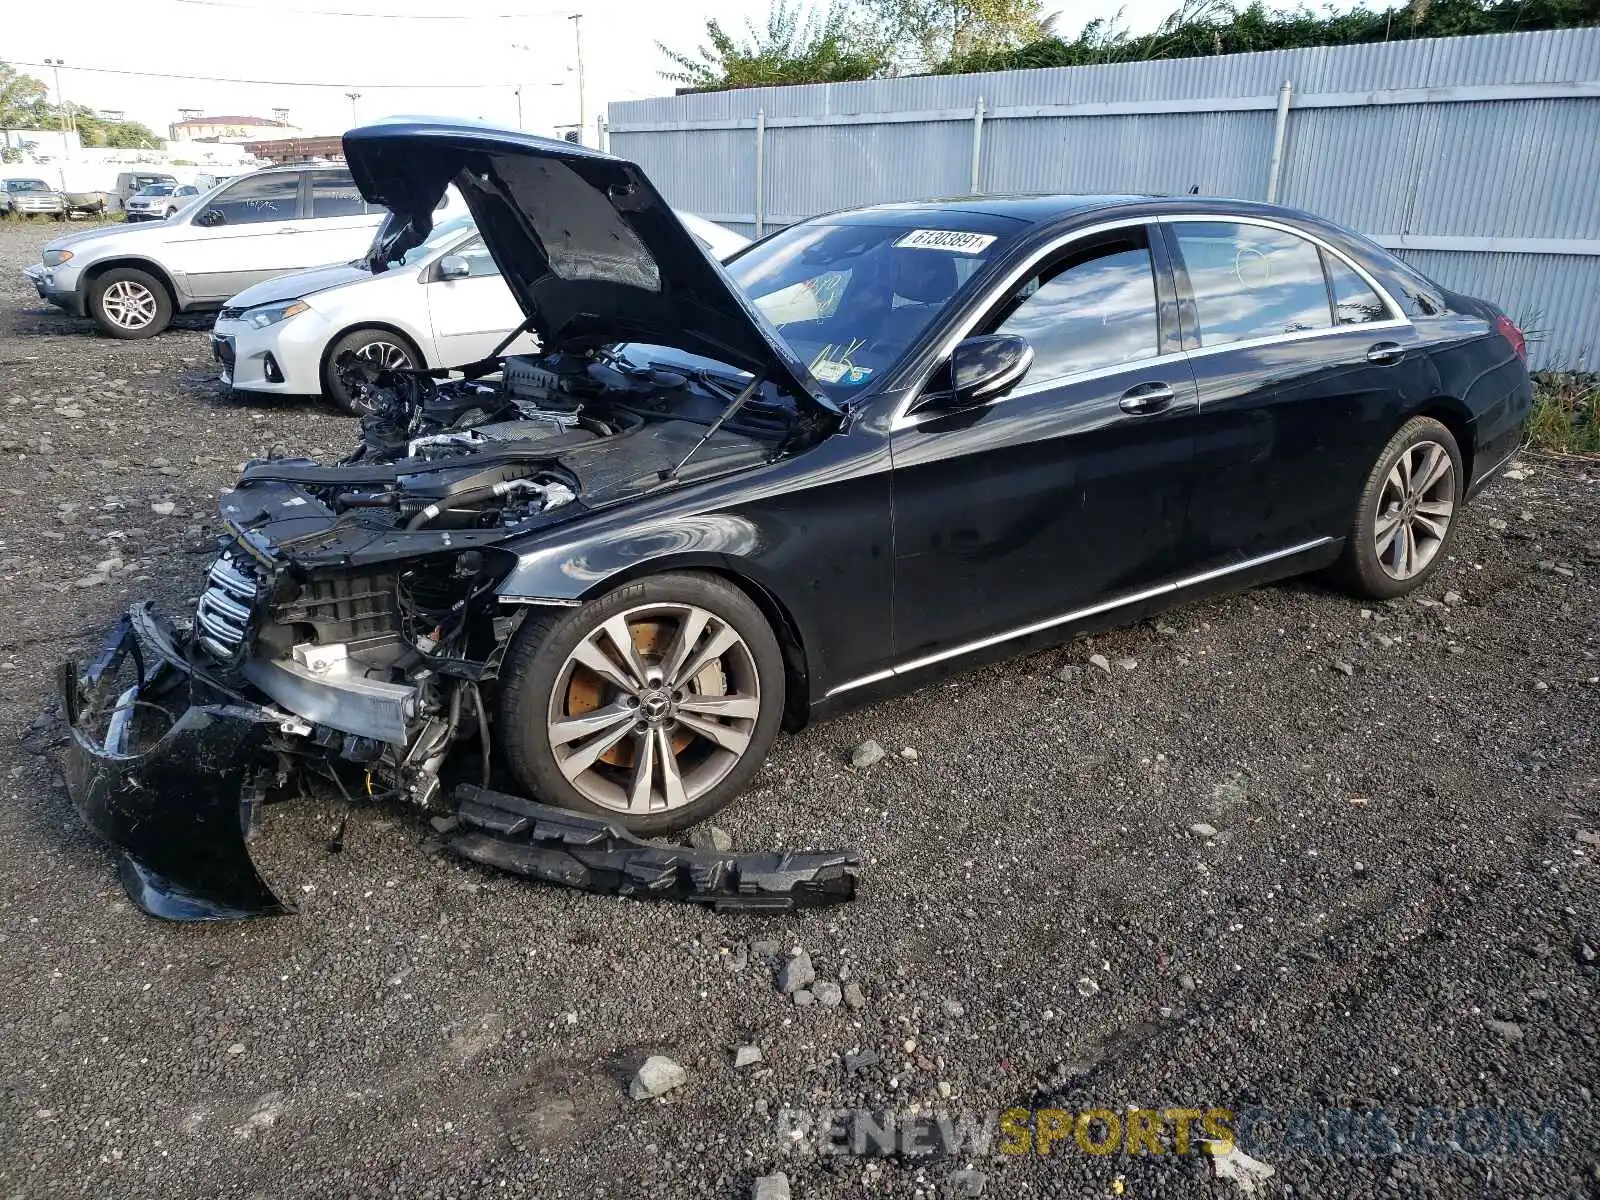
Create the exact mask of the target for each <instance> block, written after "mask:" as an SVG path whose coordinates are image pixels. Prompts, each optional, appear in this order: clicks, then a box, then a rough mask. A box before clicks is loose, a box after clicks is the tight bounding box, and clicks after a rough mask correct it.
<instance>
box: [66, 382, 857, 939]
mask: <svg viewBox="0 0 1600 1200" xmlns="http://www.w3.org/2000/svg"><path fill="white" fill-rule="evenodd" d="M554 357H555V356H551V357H550V358H546V359H542V360H517V359H513V360H508V361H507V362H505V363H503V364H497V365H498V366H500V367H502V368H503V370H502V371H501V375H502V378H500V379H499V380H498V381H496V382H494V383H484V382H480V381H478V380H473V379H467V380H457V381H453V382H449V383H437V382H435V381H433V380H431V379H429V378H427V377H426V376H422V375H416V374H409V373H393V372H373V371H372V370H370V369H369V368H368V367H366V366H365V365H364V364H360V363H355V364H349V366H348V374H347V380H348V382H349V384H350V385H351V387H352V389H353V390H355V391H357V392H358V393H360V394H362V395H363V396H364V397H365V398H366V400H367V402H368V406H369V408H370V410H371V411H370V413H369V415H368V416H367V417H366V418H364V420H363V422H362V438H361V443H360V445H359V446H358V447H357V448H356V450H355V451H353V452H352V453H351V454H350V455H349V456H348V457H347V458H346V459H344V460H343V461H342V462H340V463H337V464H333V465H327V466H325V465H322V464H319V463H315V462H312V461H310V460H306V459H286V458H269V459H262V460H256V461H253V462H251V463H248V464H247V465H246V467H245V469H244V472H243V474H242V476H241V478H240V480H239V483H238V485H237V486H236V487H235V488H234V489H233V490H232V491H230V492H228V493H226V494H225V495H224V496H223V498H222V501H221V505H220V510H221V514H220V515H221V517H222V523H223V527H224V530H225V532H224V533H223V534H222V535H221V537H219V539H218V549H217V552H216V555H215V557H214V558H213V559H212V561H211V563H210V565H209V567H208V569H207V572H206V578H205V586H204V588H203V590H202V591H201V593H200V595H199V598H198V601H197V602H196V605H195V608H194V613H193V618H192V620H189V621H186V622H184V621H176V622H175V621H171V620H168V619H167V618H164V617H162V616H160V615H158V614H157V613H156V612H155V611H154V609H153V608H152V607H151V606H150V605H148V604H142V605H139V606H137V607H135V608H134V609H132V610H130V611H129V612H128V613H127V614H126V615H125V616H124V617H123V618H122V619H121V621H120V622H119V623H118V624H117V626H116V628H115V629H114V630H113V632H112V634H111V636H110V638H109V640H108V641H107V643H106V646H105V648H104V649H103V650H102V651H101V652H100V654H99V655H98V656H97V657H96V659H95V660H94V662H92V663H91V664H89V666H88V668H87V669H86V670H84V671H82V672H81V673H80V671H79V670H78V669H77V668H76V667H75V666H74V665H72V664H68V665H66V666H64V668H63V671H62V688H63V693H64V695H63V702H64V707H65V711H66V713H67V716H68V721H69V724H70V726H71V738H72V741H71V744H70V746H69V750H68V756H67V757H68V761H67V768H66V774H67V781H68V785H69V790H70V792H71V794H72V798H73V800H74V802H75V804H76V805H77V807H78V809H79V811H80V812H81V813H82V815H83V817H84V819H85V821H86V822H87V823H88V824H89V825H90V826H91V827H92V828H93V829H94V830H95V831H96V832H98V833H99V834H101V835H102V836H103V837H104V838H105V839H106V840H107V841H109V842H111V843H112V844H113V845H114V846H115V847H117V849H118V851H119V862H120V870H121V874H122V878H123V881H124V883H125V884H126V886H127V888H128V892H129V895H130V896H131V897H132V898H133V899H134V901H135V902H136V903H137V904H138V905H139V907H141V908H142V909H144V910H145V911H146V912H149V913H151V914H153V915H155V916H160V917H166V918H169V919H173V920H191V921H192V920H225V919H232V918H238V917H246V916H257V915H270V914H276V913H286V912H290V911H292V905H291V904H290V903H289V902H287V901H286V900H285V899H283V898H282V896H281V894H279V893H277V892H275V891H274V889H273V888H272V886H271V885H270V884H269V883H268V882H267V880H266V879H264V878H263V877H262V875H261V873H260V872H259V871H258V870H257V868H256V865H255V863H254V862H253V861H252V859H251V855H250V851H249V847H248V843H249V840H250V837H251V834H252V832H253V830H254V827H255V824H256V821H257V820H258V818H259V814H260V812H261V810H262V807H263V805H264V803H266V802H267V801H268V800H269V799H271V798H275V797H276V796H278V795H281V794H294V793H296V792H305V791H310V790H313V789H319V790H321V791H322V792H323V793H324V794H342V795H343V796H344V798H345V799H347V800H351V801H354V800H356V799H359V800H361V801H362V802H366V801H368V800H380V801H394V802H398V803H403V804H406V805H409V806H411V807H413V808H415V809H416V810H418V811H419V812H420V813H423V814H427V815H430V816H436V817H443V818H450V817H455V818H456V819H457V820H458V821H459V828H458V829H457V831H456V832H455V833H454V834H453V836H451V837H450V838H449V839H448V842H447V844H449V845H450V846H451V847H452V849H454V850H455V851H456V852H458V853H460V854H461V855H463V856H464V857H467V858H470V859H473V860H475V861H478V862H480V863H483V864H485V865H489V866H494V867H498V868H502V869H505V870H509V871H512V872H515V873H518V874H522V875H525V876H528V877H531V878H534V879H538V880H542V881H545V882H551V883H558V884H564V885H567V886H572V887H578V888H583V889H585V890H590V891H597V892H605V893H610V894H617V895H627V896H638V897H641V898H662V899H674V900H682V901H689V902H693V903H699V904H704V905H707V906H710V907H713V908H717V909H727V908H749V907H757V908H772V907H777V908H790V907H795V906H797V905H805V904H813V903H830V902H835V901H838V900H841V899H846V898H848V897H849V896H850V895H851V894H853V891H854V883H855V875H856V861H855V859H854V858H853V856H851V855H848V854H835V853H816V854H809V853H808V854H794V855H773V854H765V855H763V854H756V855H728V854H712V853H706V852H701V851H692V850H687V849H684V848H682V847H665V846H659V845H655V844H652V843H648V842H642V841H639V840H637V839H634V838H632V837H631V836H630V835H628V834H627V833H626V832H625V831H624V830H623V829H622V828H621V826H620V825H616V824H613V823H611V822H608V821H606V820H600V819H593V818H585V817H580V816H577V815H575V814H573V813H570V812H567V811H565V810H561V809H556V808H552V807H549V806H546V805H542V804H537V803H534V802H533V801H531V800H528V799H525V798H523V797H521V796H516V795H512V794H510V793H508V792H504V791H491V790H489V788H490V785H491V784H492V783H493V782H494V778H493V768H492V765H491V764H492V749H493V737H494V734H493V724H494V720H495V718H496V715H497V713H496V707H495V699H496V685H497V678H498V673H499V668H500V664H501V660H502V657H503V656H504V654H505V651H506V649H507V646H508V644H509V642H510V640H511V638H512V637H513V636H514V634H515V633H516V631H517V629H518V628H519V627H520V625H521V623H522V622H523V620H524V619H525V618H526V616H527V614H528V611H529V610H528V608H527V607H526V606H524V605H506V604H501V603H500V602H499V596H498V594H497V589H498V586H499V584H500V583H501V582H502V580H503V579H504V578H505V577H506V575H507V574H508V573H509V572H510V571H511V570H512V568H513V567H514V566H515V565H516V563H517V555H516V553H515V552H514V550H512V549H508V548H507V543H508V542H509V543H512V544H513V545H516V544H521V543H520V541H519V539H525V538H526V537H528V536H530V535H532V534H536V533H538V532H539V531H541V530H544V529H546V528H549V527H550V526H552V525H554V524H556V523H557V522H559V521H560V520H562V519H565V517H566V516H567V515H569V514H572V513H581V512H582V511H584V510H585V509H586V508H587V506H588V505H589V504H591V503H594V502H596V500H597V499H605V498H608V496H614V495H617V494H623V493H626V492H627V491H628V490H629V489H631V488H635V487H639V488H644V487H652V486H656V487H658V486H661V481H660V478H659V472H658V471H657V470H653V469H652V468H658V467H659V465H660V463H661V462H662V461H663V459H664V458H665V459H668V460H670V459H671V458H672V457H674V456H676V454H677V453H678V452H679V449H680V447H683V446H691V445H693V444H694V440H695V439H696V438H698V437H699V436H700V433H701V430H700V427H697V426H693V425H686V426H684V427H683V428H682V429H681V430H680V429H676V428H675V424H676V423H675V422H674V421H672V420H670V419H666V420H659V421H653V422H648V423H647V422H646V421H645V420H643V419H641V418H640V417H638V416H637V415H634V414H630V411H629V409H630V407H631V405H632V404H647V403H648V401H649V394H651V393H659V392H660V391H661V390H662V388H663V387H664V386H666V387H668V389H669V390H670V389H673V388H685V387H687V386H688V384H687V382H686V381H684V380H682V379H677V380H672V379H665V380H664V379H663V375H662V373H661V372H653V373H652V374H651V375H650V376H648V377H645V378H640V377H637V376H632V375H630V374H628V373H626V372H619V371H618V370H617V368H616V367H615V366H614V365H612V364H609V363H607V362H604V361H590V362H577V363H573V362H567V361H559V360H558V361H552V358H554ZM618 396H622V397H625V398H627V399H628V400H629V401H630V402H631V403H630V404H628V405H625V404H622V403H619V402H617V397H618ZM646 411H648V410H646ZM746 420H747V422H750V421H753V422H756V423H757V424H759V423H760V422H761V421H762V420H763V418H762V416H761V414H760V411H759V410H757V411H756V412H755V413H753V414H751V415H749V416H748V417H747V418H746ZM751 432H755V430H751ZM677 439H682V440H681V441H680V440H677ZM769 452H770V449H769V448H768V447H766V446H764V445H763V444H762V443H761V442H760V440H759V439H756V438H753V437H751V436H749V434H748V433H747V434H745V435H741V434H739V433H738V432H737V431H732V430H731V431H730V432H729V433H728V434H727V435H726V436H725V437H724V438H723V439H721V441H719V442H718V443H717V444H716V445H713V446H711V447H710V448H709V449H707V450H705V451H703V452H702V459H703V461H704V462H706V463H708V464H710V469H717V464H718V463H719V462H721V463H724V464H725V463H726V462H727V461H728V460H729V458H730V456H731V457H732V458H733V459H735V460H737V458H738V456H740V455H746V456H748V455H752V454H757V453H763V454H764V453H769ZM601 455H603V456H604V457H601ZM608 490H609V491H608Z"/></svg>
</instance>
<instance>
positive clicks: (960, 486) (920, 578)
mask: <svg viewBox="0 0 1600 1200" xmlns="http://www.w3.org/2000/svg"><path fill="white" fill-rule="evenodd" d="M1152 230H1153V227H1151V226H1147V225H1144V224H1142V223H1134V224H1130V225H1127V226H1122V227H1119V228H1115V229H1110V230H1104V231H1102V232H1100V233H1096V234H1088V235H1085V236H1084V237H1082V238H1079V239H1074V240H1072V241H1071V242H1069V243H1068V244H1067V245H1066V246H1064V247H1061V248H1058V249H1056V250H1052V251H1048V252H1046V253H1045V255H1044V256H1043V257H1042V258H1040V259H1038V260H1036V261H1035V262H1034V263H1033V264H1031V265H1030V266H1029V267H1028V268H1027V269H1026V270H1025V273H1024V275H1023V277H1022V278H1021V281H1020V283H1018V284H1016V285H1014V286H1013V287H1012V288H1011V289H1010V290H1009V291H1008V292H1006V293H1004V294H1002V295H1001V296H1000V297H999V298H998V300H997V302H996V304H995V305H994V306H993V307H992V308H991V310H990V312H989V313H988V314H987V315H986V316H985V317H984V318H983V319H981V320H980V321H979V323H978V325H977V326H976V327H975V328H974V329H973V330H972V332H973V333H985V332H999V333H1014V334H1018V335H1020V336H1022V337H1025V338H1027V340H1028V342H1029V343H1030V345H1032V347H1033V350H1034V359H1033V363H1032V365H1031V366H1030V368H1029V370H1028V373H1027V375H1025V376H1024V377H1023V379H1022V380H1021V381H1020V382H1019V383H1018V384H1017V385H1016V386H1015V387H1014V388H1013V389H1012V390H1011V391H1010V392H1009V393H1008V394H1006V395H1005V396H1004V397H1003V398H1001V399H1000V400H999V401H997V402H995V403H992V404H990V405H988V406H986V407H983V408H978V409H969V410H963V411H956V412H950V413H940V412H937V411H924V412H920V413H919V412H917V411H916V410H915V408H914V407H913V410H912V411H911V412H910V413H909V414H908V415H906V416H902V417H900V418H899V419H898V421H897V427H896V429H895V431H894V432H893V435H892V437H893V457H894V520H895V588H894V596H895V599H894V613H895V616H894V620H895V646H896V654H897V656H899V657H900V658H901V659H902V660H905V659H911V660H913V661H915V660H916V659H917V658H918V656H926V655H933V656H938V655H940V654H941V653H943V652H959V651H960V649H961V648H963V647H964V646H965V645H967V644H969V643H972V642H975V641H979V640H981V639H985V638H992V637H996V636H1001V637H1003V636H1005V635H1007V634H1011V633H1016V632H1018V631H1019V630H1022V629H1025V628H1026V627H1027V626H1029V625H1031V624H1035V623H1038V622H1053V621H1055V620H1057V619H1059V618H1063V617H1066V616H1069V615H1070V614H1072V613H1074V612H1076V611H1078V610H1081V609H1083V608H1086V607H1091V606H1096V605H1100V604H1103V603H1107V602H1112V603H1115V602H1116V601H1119V600H1121V599H1125V598H1127V597H1129V596H1131V595H1134V594H1136V593H1138V592H1139V591H1140V590H1141V589H1143V588H1147V587H1149V586H1150V585H1152V584H1156V583H1160V582H1162V581H1165V580H1166V579H1168V578H1170V577H1172V576H1173V575H1174V574H1176V573H1177V572H1178V571H1179V570H1180V569H1181V566H1182V553H1181V547H1180V545H1179V534H1180V533H1181V530H1182V525H1183V518H1184V514H1185V511H1186V507H1187V502H1188V485H1189V476H1188V470H1189V459H1190V456H1191V454H1192V450H1193V441H1194V424H1195V413H1196V408H1197V405H1196V398H1195V389H1194V383H1193V380H1192V377H1191V375H1190V369H1189V364H1188V362H1187V360H1186V359H1185V357H1184V355H1183V353H1182V346H1181V342H1180V339H1179V331H1178V321H1177V307H1176V300H1175V295H1174V293H1173V290H1172V283H1171V279H1170V275H1169V273H1168V270H1167V265H1166V261H1165V257H1164V255H1163V253H1162V246H1161V242H1160V238H1159V234H1154V235H1153V234H1152ZM940 370H941V371H943V370H945V368H943V367H941V368H940ZM937 379H938V375H937V374H936V376H935V381H937ZM933 386H935V387H937V386H938V383H937V382H935V383H934V384H933Z"/></svg>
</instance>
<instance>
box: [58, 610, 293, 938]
mask: <svg viewBox="0 0 1600 1200" xmlns="http://www.w3.org/2000/svg"><path fill="white" fill-rule="evenodd" d="M130 661H131V662H132V664H133V665H134V668H135V675H136V676H137V678H136V679H135V682H134V683H133V684H132V685H131V686H128V687H125V688H124V689H123V690H121V691H120V692H117V693H116V694H115V695H112V691H113V689H114V688H115V682H114V681H115V680H116V679H117V677H118V674H119V672H120V671H121V669H122V667H123V666H124V664H125V663H128V662H130ZM60 682H61V690H62V702H63V706H64V710H65V712H66V717H67V724H68V727H69V729H70V731H71V742H70V744H69V746H68V749H67V755H66V777H67V791H68V792H69V794H70V795H71V797H72V802H73V805H74V806H75V807H76V808H77V810H78V812H79V814H80V815H81V816H82V817H83V819H84V821H85V823H86V824H87V825H88V826H89V827H90V828H91V829H93V830H94V831H95V832H96V833H98V834H99V835H100V836H101V837H103V838H104V839H105V840H106V841H108V842H109V843H111V845H112V846H114V847H115V848H116V850H117V851H118V869H119V873H120V874H121V877H122V882H123V886H124V887H126V888H127V890H128V895H129V896H130V897H131V898H132V900H133V902H134V903H135V904H137V905H138V906H139V907H140V908H141V909H143V910H144V911H145V912H147V913H149V914H151V915H152V916H157V917H165V918H166V919H168V920H173V921H224V920H234V919H238V918H240V917H253V916H271V915H277V914H281V913H288V912H292V911H293V906H292V905H290V904H288V903H286V902H285V901H283V900H281V899H279V897H278V896H277V895H276V894H275V893H274V892H273V890H272V888H271V886H270V885H269V884H268V883H267V882H266V880H264V879H263V878H262V877H261V874H260V872H259V871H257V870H256V866H255V863H254V862H253V861H252V860H251V858H250V851H249V849H248V847H247V846H246V843H245V838H246V831H247V830H248V828H249V826H250V822H251V819H252V816H253V813H252V809H253V807H254V803H255V801H254V799H253V797H252V795H251V792H252V789H251V787H250V786H249V785H250V783H251V777H252V772H253V771H254V770H255V769H256V768H257V767H258V766H259V765H260V760H261V758H262V747H263V743H264V742H265V739H266V736H267V734H268V733H269V732H270V731H271V730H272V729H273V728H275V727H276V726H278V725H280V724H281V723H282V722H283V720H284V719H285V714H281V713H275V712H273V711H272V710H269V709H266V708H263V707H262V706H260V705H258V704H254V703H252V702H250V701H248V700H246V699H244V698H243V697H237V696H231V695H229V694H227V693H226V692H224V691H221V690H216V689H213V688H212V687H211V686H210V685H209V684H208V683H207V682H206V681H203V680H201V679H198V678H196V677H194V676H193V675H192V674H191V673H190V669H189V667H188V665H187V663H186V662H185V659H184V656H183V654H182V652H181V651H180V650H179V648H178V646H177V643H176V640H175V638H174V636H173V632H172V630H171V627H170V626H168V625H167V624H166V622H164V621H163V620H161V618H159V617H157V616H156V615H155V613H154V611H153V610H152V609H151V608H150V606H149V605H148V604H145V605H140V606H138V607H136V608H134V609H132V610H130V611H129V612H128V613H127V614H126V615H124V616H123V618H122V619H121V620H120V621H119V622H118V623H117V625H116V627H115V628H114V629H113V630H112V632H111V635H110V637H109V638H108V639H107V641H106V644H105V647H104V649H102V650H101V652H100V654H99V655H98V656H97V657H96V659H95V661H94V662H93V663H92V664H91V665H90V667H89V669H88V670H87V671H86V672H84V673H83V674H82V675H81V676H80V675H79V673H78V671H77V668H76V667H75V665H74V664H72V663H66V664H63V666H62V668H61V680H60ZM101 718H103V723H104V732H99V733H92V732H90V726H91V725H92V724H98V723H99V721H100V719H101Z"/></svg>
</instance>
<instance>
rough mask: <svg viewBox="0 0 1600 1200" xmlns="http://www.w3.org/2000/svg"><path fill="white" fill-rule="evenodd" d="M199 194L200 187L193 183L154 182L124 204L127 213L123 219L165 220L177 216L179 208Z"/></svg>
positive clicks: (184, 206) (186, 204)
mask: <svg viewBox="0 0 1600 1200" xmlns="http://www.w3.org/2000/svg"><path fill="white" fill-rule="evenodd" d="M199 194H200V189H199V188H197V187H195V186H194V184H192V183H152V184H151V185H150V186H149V187H146V188H141V189H140V190H139V192H138V194H136V195H134V196H132V197H130V198H129V200H128V202H127V203H126V204H124V205H123V206H122V207H123V211H124V212H125V213H126V214H127V215H126V216H125V217H124V218H123V219H124V220H127V221H165V220H166V219H167V218H168V217H175V216H177V215H178V210H179V209H180V208H186V207H187V206H188V204H189V202H190V201H191V200H193V199H194V198H195V197H196V196H198V195H199Z"/></svg>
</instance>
